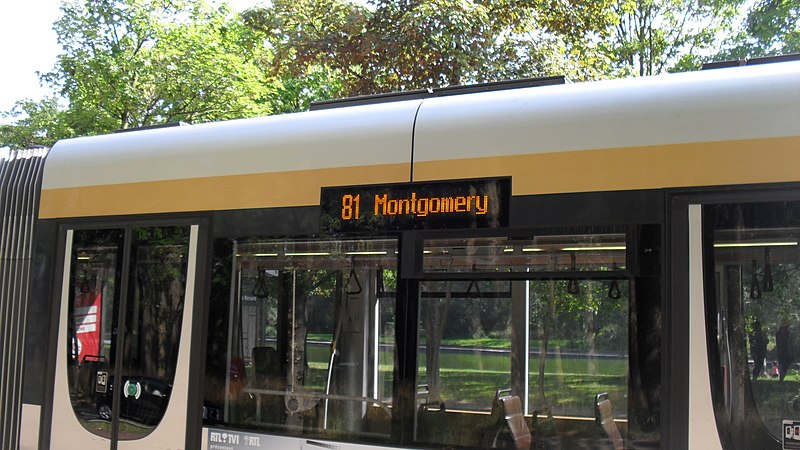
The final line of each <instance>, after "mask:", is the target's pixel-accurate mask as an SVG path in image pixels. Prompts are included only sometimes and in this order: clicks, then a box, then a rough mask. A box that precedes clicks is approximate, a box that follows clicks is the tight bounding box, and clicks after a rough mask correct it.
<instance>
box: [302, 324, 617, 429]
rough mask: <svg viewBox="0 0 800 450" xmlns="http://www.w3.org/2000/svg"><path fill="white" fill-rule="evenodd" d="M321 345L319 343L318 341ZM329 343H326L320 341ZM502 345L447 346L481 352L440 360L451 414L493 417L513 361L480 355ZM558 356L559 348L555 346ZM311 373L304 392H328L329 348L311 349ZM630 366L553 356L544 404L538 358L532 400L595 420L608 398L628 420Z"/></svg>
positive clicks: (386, 374) (387, 355)
mask: <svg viewBox="0 0 800 450" xmlns="http://www.w3.org/2000/svg"><path fill="white" fill-rule="evenodd" d="M315 339H316V338H315ZM320 340H324V339H320ZM501 341H505V342H507V340H501V339H496V340H495V339H488V338H487V339H470V340H458V341H447V342H446V343H443V345H445V346H449V345H453V343H454V342H458V343H459V346H464V347H468V348H476V350H475V351H469V350H466V349H465V350H462V351H444V352H442V353H441V355H440V371H439V373H440V378H441V383H442V392H441V398H442V400H443V401H444V402H445V404H446V406H447V407H448V408H458V409H471V410H483V411H489V410H490V409H491V403H492V399H493V397H494V395H495V392H496V391H497V390H498V389H506V388H509V387H510V384H511V376H510V373H511V357H510V354H509V353H507V352H498V353H492V352H480V351H478V350H477V347H478V346H480V347H483V348H497V349H503V348H504V347H501V346H500V343H501ZM550 348H551V351H556V350H557V349H558V348H557V347H556V346H551V347H550ZM307 358H308V366H309V370H308V373H307V374H306V379H305V388H306V389H308V390H312V391H316V392H324V391H325V384H326V382H327V377H328V364H329V361H330V348H329V347H328V346H325V345H310V346H308V347H307ZM392 359H393V351H392V350H382V351H381V364H380V366H379V371H380V378H381V381H382V384H383V393H384V398H389V397H391V392H392V378H393V363H392ZM418 361H419V365H420V368H419V375H418V379H417V383H418V384H424V383H426V377H425V352H424V350H421V351H420V352H419V353H418ZM627 368H628V361H627V359H626V358H622V357H620V358H617V359H605V358H602V359H601V358H593V359H592V360H590V359H589V358H586V357H577V358H576V357H566V356H559V355H549V356H548V358H547V361H546V365H545V376H544V391H545V399H541V398H540V395H539V386H538V382H539V358H538V356H537V355H536V354H533V355H532V356H531V359H530V361H529V370H530V372H529V395H530V400H531V405H532V407H533V408H537V409H538V408H541V407H543V406H550V407H551V408H552V411H553V413H554V414H570V415H580V416H587V417H590V416H593V415H594V406H593V405H594V404H593V400H594V396H595V395H597V394H598V393H601V392H608V393H609V396H610V398H611V400H612V403H613V404H614V412H615V414H616V415H617V416H624V415H625V413H626V411H625V406H626V404H627V401H626V400H625V395H626V394H627V390H628V384H627V383H628V380H627Z"/></svg>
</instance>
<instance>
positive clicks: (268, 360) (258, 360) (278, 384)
mask: <svg viewBox="0 0 800 450" xmlns="http://www.w3.org/2000/svg"><path fill="white" fill-rule="evenodd" d="M280 367H281V364H280V361H279V359H278V352H277V351H276V350H275V349H274V348H272V347H253V374H254V378H255V380H254V387H256V388H259V389H278V390H280V389H283V383H282V380H281V376H280V370H281V369H280Z"/></svg>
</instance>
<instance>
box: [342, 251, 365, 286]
mask: <svg viewBox="0 0 800 450" xmlns="http://www.w3.org/2000/svg"><path fill="white" fill-rule="evenodd" d="M352 283H355V285H356V289H355V290H352V291H351V290H350V286H351V285H352ZM345 288H346V289H347V291H346V292H347V295H356V294H360V293H361V291H362V290H363V288H362V287H361V281H359V280H358V274H357V273H356V260H355V258H353V260H352V262H351V264H350V276H348V277H347V285H345Z"/></svg>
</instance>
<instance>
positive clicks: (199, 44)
mask: <svg viewBox="0 0 800 450" xmlns="http://www.w3.org/2000/svg"><path fill="white" fill-rule="evenodd" d="M61 13H62V14H61V17H60V18H59V19H58V21H57V22H56V23H55V24H54V28H55V30H56V33H57V35H58V40H59V44H60V45H61V47H62V53H61V54H60V55H59V56H58V59H57V61H56V64H55V67H54V69H53V70H52V71H50V72H48V73H46V74H44V75H43V76H42V80H43V82H45V83H48V84H49V85H50V86H52V87H53V88H54V89H55V90H56V91H57V92H58V93H59V94H60V95H61V96H62V97H63V98H64V100H65V103H66V104H67V106H66V108H65V109H64V110H63V111H58V115H59V116H60V120H59V123H60V124H61V125H60V126H58V127H56V128H55V129H49V130H47V133H46V134H47V136H48V137H49V138H56V139H57V138H63V137H69V136H71V135H72V134H75V135H87V134H97V133H107V132H111V131H115V130H118V129H126V128H131V127H139V126H148V125H155V124H160V123H166V122H174V121H187V122H203V121H213V120H225V119H231V118H238V117H248V116H257V115H265V114H269V113H270V112H271V111H272V105H271V104H270V96H271V92H272V88H271V84H270V83H269V80H268V79H267V78H266V76H265V74H264V71H263V70H261V66H262V65H263V64H264V61H265V60H267V59H268V58H269V52H268V49H266V48H265V47H264V46H263V36H260V35H259V34H258V33H257V32H255V31H254V30H253V29H252V28H250V27H246V26H245V25H244V24H243V22H242V21H241V20H240V19H239V18H238V16H235V15H233V14H232V12H231V11H230V10H229V9H228V7H227V6H226V5H224V4H223V5H222V6H220V7H217V8H212V7H210V6H208V5H206V4H205V3H204V2H202V1H188V0H187V1H184V0H82V1H81V0H66V1H64V2H63V3H62V6H61ZM45 103H46V104H45ZM45 103H43V104H42V105H41V107H39V108H38V109H37V108H34V107H33V105H32V104H18V110H19V111H20V112H24V113H27V114H28V115H29V116H30V113H34V115H37V116H38V117H35V118H34V117H33V116H30V117H31V122H32V123H39V122H41V121H43V120H46V119H47V118H48V115H52V114H54V111H53V108H54V107H57V103H54V102H49V101H48V102H45ZM45 107H46V108H45ZM38 113H42V114H38ZM12 114H14V112H12ZM32 123H27V122H24V121H21V122H20V121H18V122H17V123H15V124H14V125H13V126H11V127H13V128H9V127H5V128H4V131H3V142H4V143H5V144H6V145H10V146H13V147H19V146H23V145H26V142H24V141H23V140H15V139H14V136H17V135H20V136H24V135H35V134H36V133H39V131H38V130H36V129H35V128H31V125H32ZM66 130H70V132H66V133H64V131H66ZM48 142H49V141H48Z"/></svg>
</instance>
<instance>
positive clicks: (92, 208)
mask: <svg viewBox="0 0 800 450" xmlns="http://www.w3.org/2000/svg"><path fill="white" fill-rule="evenodd" d="M408 175H409V169H408V164H386V165H375V166H366V167H347V168H335V169H319V170H302V171H292V172H280V173H261V174H250V175H233V176H223V177H207V178H190V179H185V180H167V181H152V182H142V183H128V184H114V185H102V186H87V187H81V188H63V189H49V190H45V191H43V192H42V199H41V205H40V207H39V217H40V218H42V219H49V218H57V217H89V216H111V215H123V214H148V213H165V212H187V211H208V210H225V209H240V208H271V207H280V206H305V205H318V204H319V195H320V188H321V187H323V186H343V185H351V184H372V183H397V182H404V181H408Z"/></svg>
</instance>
